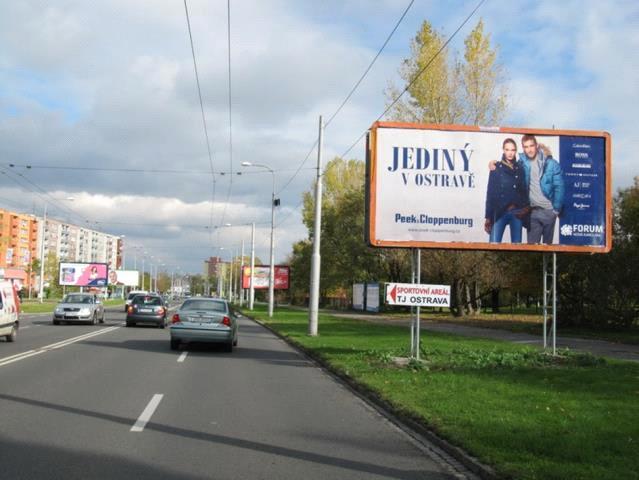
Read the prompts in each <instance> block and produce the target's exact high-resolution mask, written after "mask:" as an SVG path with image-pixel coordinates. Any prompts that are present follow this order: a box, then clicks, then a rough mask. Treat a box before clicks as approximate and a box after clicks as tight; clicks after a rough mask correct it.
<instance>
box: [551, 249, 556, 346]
mask: <svg viewBox="0 0 639 480" xmlns="http://www.w3.org/2000/svg"><path fill="white" fill-rule="evenodd" d="M552 354H553V356H555V355H557V253H556V252H553V254H552Z"/></svg>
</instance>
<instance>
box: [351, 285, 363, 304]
mask: <svg viewBox="0 0 639 480" xmlns="http://www.w3.org/2000/svg"><path fill="white" fill-rule="evenodd" d="M353 310H364V284H363V283H354V284H353Z"/></svg>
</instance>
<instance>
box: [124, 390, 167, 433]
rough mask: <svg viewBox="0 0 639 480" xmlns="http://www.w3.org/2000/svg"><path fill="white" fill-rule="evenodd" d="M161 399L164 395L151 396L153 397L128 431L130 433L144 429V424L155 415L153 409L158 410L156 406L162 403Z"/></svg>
mask: <svg viewBox="0 0 639 480" xmlns="http://www.w3.org/2000/svg"><path fill="white" fill-rule="evenodd" d="M163 397H164V394H162V393H156V394H155V395H153V397H152V398H151V400H150V401H149V403H148V404H147V406H146V408H145V409H144V411H143V412H142V413H141V414H140V416H139V417H138V419H137V420H136V421H135V423H134V424H133V426H132V427H131V430H130V431H131V432H142V431H144V427H146V424H147V423H148V422H149V420H151V417H152V416H153V414H154V413H155V409H156V408H158V405H159V404H160V402H161V401H162V398H163Z"/></svg>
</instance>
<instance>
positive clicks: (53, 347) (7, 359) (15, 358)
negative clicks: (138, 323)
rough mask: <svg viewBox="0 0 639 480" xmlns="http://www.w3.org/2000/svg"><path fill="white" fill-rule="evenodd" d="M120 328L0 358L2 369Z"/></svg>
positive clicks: (96, 332) (109, 328)
mask: <svg viewBox="0 0 639 480" xmlns="http://www.w3.org/2000/svg"><path fill="white" fill-rule="evenodd" d="M118 328H120V327H108V328H103V329H101V330H97V331H95V332H91V333H86V334H84V335H79V336H77V337H73V338H68V339H66V340H62V341H60V342H56V343H52V344H50V345H45V346H44V347H40V348H36V349H35V350H28V351H26V352H22V353H18V354H16V355H11V356H10V357H5V358H0V367H3V366H5V365H8V364H10V363H13V362H17V361H19V360H23V359H25V358H29V357H33V356H34V355H39V354H41V353H45V352H50V351H52V350H57V349H58V348H62V347H66V346H68V345H71V344H73V343H76V342H81V341H82V340H86V339H88V338H91V337H95V336H97V335H102V334H103V333H108V332H112V331H113V330H117V329H118Z"/></svg>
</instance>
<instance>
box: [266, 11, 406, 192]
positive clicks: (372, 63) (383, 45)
mask: <svg viewBox="0 0 639 480" xmlns="http://www.w3.org/2000/svg"><path fill="white" fill-rule="evenodd" d="M414 2H415V0H411V1H410V2H409V3H408V6H407V7H406V8H405V9H404V13H402V15H401V17H399V20H397V23H395V27H394V28H393V30H391V32H390V33H389V34H388V36H387V37H386V40H385V41H384V43H383V44H382V46H381V47H380V48H379V50H378V51H377V54H376V55H375V57H374V58H373V60H371V62H370V64H369V65H368V67H367V68H366V70H365V71H364V73H363V74H362V76H361V77H360V78H359V80H357V82H356V83H355V85H354V86H353V88H351V91H350V92H349V93H348V95H346V98H345V99H344V100H343V101H342V103H341V104H340V106H339V107H337V110H335V112H333V114H332V115H331V116H330V118H329V119H328V120H327V121H326V123H325V124H324V128H325V129H326V128H327V127H328V126H329V125H330V124H331V122H332V121H333V119H334V118H335V117H336V116H337V115H338V114H339V112H341V111H342V108H344V105H346V103H348V101H349V100H350V99H351V97H352V96H353V94H354V93H355V91H356V90H357V89H358V87H359V86H360V84H361V83H362V81H363V80H364V78H366V75H368V72H370V70H371V68H373V65H374V64H375V62H376V61H377V59H378V58H379V56H380V55H381V54H382V52H383V51H384V49H385V48H386V45H388V42H389V41H390V39H391V38H392V37H393V35H394V34H395V32H396V31H397V28H398V27H399V25H400V24H401V23H402V21H403V20H404V17H406V14H407V13H408V10H410V7H412V6H413V3H414ZM316 146H317V140H316V141H315V143H313V147H311V151H310V152H308V154H307V155H306V157H304V160H303V161H302V162H301V163H300V166H299V168H298V169H297V170H296V171H295V173H294V174H293V176H292V177H291V178H290V179H289V180H288V181H287V182H286V183H285V184H284V186H283V187H282V188H280V190H279V191H278V192H277V194H278V195H279V194H280V193H281V192H283V191H284V189H286V187H287V186H288V185H290V183H291V182H292V181H293V179H294V178H295V177H296V176H297V174H298V173H299V172H300V170H301V168H302V167H303V166H304V164H306V162H307V161H308V159H309V157H310V156H311V153H313V151H314V150H315V147H316Z"/></svg>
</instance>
